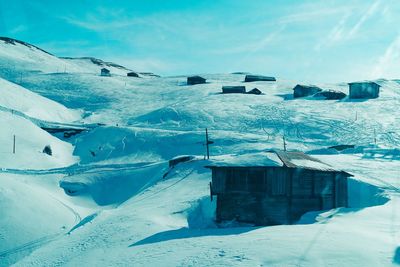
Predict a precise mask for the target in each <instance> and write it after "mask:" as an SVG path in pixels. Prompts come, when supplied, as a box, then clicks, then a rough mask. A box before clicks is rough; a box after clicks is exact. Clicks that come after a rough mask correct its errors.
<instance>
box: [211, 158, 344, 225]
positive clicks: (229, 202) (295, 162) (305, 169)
mask: <svg viewBox="0 0 400 267" xmlns="http://www.w3.org/2000/svg"><path fill="white" fill-rule="evenodd" d="M207 168H210V169H211V170H212V182H211V183H210V190H211V196H212V197H213V196H216V201H217V208H216V221H217V222H221V221H232V220H236V221H238V222H244V223H253V224H255V225H277V224H292V223H295V222H296V221H298V220H299V219H300V217H301V216H302V215H303V214H304V213H306V212H309V211H318V210H328V209H332V208H336V207H346V206H347V178H348V177H349V176H351V175H350V174H349V173H346V172H343V171H340V170H336V169H333V168H332V167H331V166H330V165H328V164H325V163H323V162H321V161H319V160H318V159H315V158H313V157H310V156H308V155H306V154H304V153H302V152H284V151H269V152H263V153H258V154H250V155H242V156H238V157H232V158H229V159H225V160H221V161H216V162H214V163H213V164H211V165H210V166H207Z"/></svg>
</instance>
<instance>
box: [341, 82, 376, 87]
mask: <svg viewBox="0 0 400 267" xmlns="http://www.w3.org/2000/svg"><path fill="white" fill-rule="evenodd" d="M352 84H375V85H377V86H379V87H382V86H381V85H380V84H378V83H376V82H373V81H359V82H351V83H349V85H352Z"/></svg>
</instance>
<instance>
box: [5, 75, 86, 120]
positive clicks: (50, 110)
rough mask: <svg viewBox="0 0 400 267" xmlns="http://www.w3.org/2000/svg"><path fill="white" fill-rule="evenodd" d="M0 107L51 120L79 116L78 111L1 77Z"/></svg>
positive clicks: (70, 118) (75, 118)
mask: <svg viewBox="0 0 400 267" xmlns="http://www.w3.org/2000/svg"><path fill="white" fill-rule="evenodd" d="M0 107H3V108H6V109H8V110H10V111H12V110H14V111H15V110H16V111H19V112H22V113H24V114H25V115H27V116H29V117H32V118H36V119H40V120H45V121H52V122H73V121H76V120H79V119H80V118H81V116H80V112H79V111H77V110H70V109H67V108H66V107H64V106H63V105H61V104H59V103H57V102H54V101H52V100H50V99H47V98H45V97H42V96H40V95H38V94H36V93H33V92H31V91H29V90H27V89H25V88H23V87H21V86H19V85H17V84H14V83H11V82H8V81H6V80H4V79H1V78H0Z"/></svg>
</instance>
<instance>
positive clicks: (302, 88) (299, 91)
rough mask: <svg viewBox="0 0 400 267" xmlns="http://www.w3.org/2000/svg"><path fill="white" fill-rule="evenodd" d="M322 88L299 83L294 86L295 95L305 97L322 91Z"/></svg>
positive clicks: (295, 96)
mask: <svg viewBox="0 0 400 267" xmlns="http://www.w3.org/2000/svg"><path fill="white" fill-rule="evenodd" d="M321 91H322V89H321V88H319V87H317V86H314V85H302V84H298V85H296V86H295V87H294V88H293V97H294V98H297V97H305V96H310V95H314V94H316V93H318V92H321Z"/></svg>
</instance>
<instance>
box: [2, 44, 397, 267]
mask: <svg viewBox="0 0 400 267" xmlns="http://www.w3.org/2000/svg"><path fill="white" fill-rule="evenodd" d="M102 67H107V68H109V69H110V70H111V74H112V75H111V76H110V77H102V76H100V69H101V68H102ZM129 71H130V70H128V69H126V68H124V67H122V66H119V65H118V64H114V63H108V62H104V61H101V60H97V59H94V58H79V59H77V58H59V57H56V56H54V55H51V54H49V53H47V52H45V51H44V50H42V49H40V48H38V47H35V46H33V45H30V44H28V43H25V42H21V41H17V40H13V39H6V38H0V77H1V79H0V121H1V123H2V125H6V126H7V127H3V128H4V130H3V131H1V133H0V144H1V147H2V160H0V167H1V171H0V210H1V211H2V214H3V212H4V214H5V216H3V217H2V218H0V266H8V265H10V264H15V265H16V266H54V265H66V266H77V265H81V264H82V263H90V264H91V265H100V266H103V265H104V266H115V265H124V266H132V265H134V266H153V265H160V266H232V265H233V266H236V265H237V266H321V265H322V266H326V265H334V266H390V265H395V264H397V263H400V259H399V258H400V248H399V241H400V239H399V235H398V228H399V226H400V218H397V217H398V216H396V212H395V211H396V207H397V205H398V204H399V196H398V193H399V186H400V182H399V180H398V178H399V177H400V173H399V167H400V151H399V144H400V116H398V115H399V112H398V106H399V103H400V84H399V83H398V82H397V81H392V80H384V79H381V80H377V81H375V82H376V83H378V84H379V85H380V86H381V90H380V96H379V98H376V99H369V100H366V101H362V100H353V99H349V98H348V97H346V98H344V99H342V100H325V99H323V98H318V97H312V96H309V97H305V98H296V99H294V98H293V97H292V94H293V90H292V89H293V87H294V86H295V85H296V84H298V83H300V84H301V83H302V81H292V80H288V79H285V78H281V77H277V81H276V82H265V81H260V82H251V83H244V82H243V81H244V76H245V75H244V74H242V73H239V74H202V75H201V76H202V77H204V78H206V79H207V83H205V84H198V85H193V86H188V85H186V77H187V76H175V77H155V76H152V75H143V74H142V75H140V77H138V78H136V77H127V76H126V73H127V72H129ZM268 75H271V74H268ZM348 82H349V81H348ZM224 85H232V86H235V85H237V86H239V85H241V86H242V85H244V86H246V89H247V90H248V91H249V90H251V89H253V88H258V89H259V90H261V91H262V93H263V94H261V95H252V94H221V93H220V92H221V87H222V86H224ZM317 85H318V86H319V87H321V88H323V89H326V90H336V91H341V92H344V93H346V94H348V85H347V83H345V82H343V83H339V84H317ZM44 125H45V126H46V127H44ZM47 128H52V129H53V130H54V129H58V130H59V129H61V130H62V129H67V130H68V131H70V130H71V129H81V128H82V129H84V130H83V131H82V132H79V133H77V134H75V135H72V136H69V135H62V134H60V133H56V134H54V133H53V134H52V133H49V132H47V131H49V129H47ZM205 128H208V131H209V134H210V138H211V140H212V141H214V143H213V144H212V145H211V146H210V150H211V159H210V160H204V154H205V146H204V142H205V132H204V131H205ZM46 130H47V131H46ZM61 130H60V131H61ZM67 130H65V131H67ZM63 131H64V130H63ZM14 135H15V136H16V140H17V141H16V153H15V154H14V153H13V151H12V148H13V136H14ZM283 138H285V141H283ZM283 142H285V144H286V146H287V148H288V149H289V150H299V151H304V152H307V153H309V154H312V155H313V156H314V157H316V158H318V159H320V160H322V161H324V162H326V163H328V164H330V165H331V166H335V167H336V168H338V169H341V170H344V171H346V172H349V173H351V174H352V175H354V177H353V178H352V179H351V181H350V182H349V202H350V207H348V208H338V209H334V210H328V211H319V212H317V211H316V212H310V213H307V214H305V215H304V216H303V217H302V218H301V220H300V221H299V222H298V224H296V225H281V226H269V227H250V226H249V225H235V223H232V225H229V224H227V225H226V226H225V227H221V225H217V224H216V223H215V222H214V213H215V208H216V207H215V201H210V189H209V182H210V180H211V173H210V170H208V169H206V168H205V166H207V165H209V164H210V163H213V162H217V161H224V160H225V159H228V158H229V159H230V158H235V157H237V156H241V157H244V158H245V157H247V155H248V154H253V155H254V154H255V155H257V154H260V153H262V152H264V151H265V150H270V149H283ZM46 145H50V146H51V148H52V151H53V154H52V155H48V154H45V153H42V151H43V148H44V147H45V146H46ZM336 145H351V146H352V148H350V149H345V150H343V151H338V150H335V149H332V148H329V147H331V146H336ZM180 155H192V156H193V158H192V160H190V161H188V162H185V163H180V164H178V165H176V166H175V167H170V166H169V164H168V160H170V159H171V158H174V157H176V156H180ZM260 155H262V154H260ZM27 218H29V219H27Z"/></svg>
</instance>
